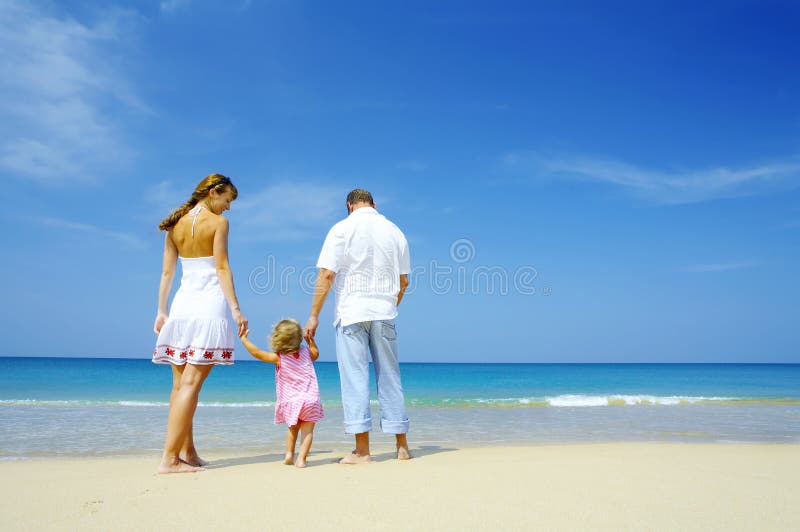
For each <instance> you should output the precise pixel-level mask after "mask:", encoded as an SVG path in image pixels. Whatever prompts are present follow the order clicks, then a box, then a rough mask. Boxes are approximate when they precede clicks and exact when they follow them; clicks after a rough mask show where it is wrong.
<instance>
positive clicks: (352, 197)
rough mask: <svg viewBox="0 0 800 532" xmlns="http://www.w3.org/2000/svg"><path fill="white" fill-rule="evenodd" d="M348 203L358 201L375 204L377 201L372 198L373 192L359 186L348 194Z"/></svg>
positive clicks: (352, 203) (351, 203) (353, 203)
mask: <svg viewBox="0 0 800 532" xmlns="http://www.w3.org/2000/svg"><path fill="white" fill-rule="evenodd" d="M347 203H349V204H350V205H355V204H356V203H369V204H370V205H375V202H374V201H373V200H372V194H370V193H369V191H367V190H364V189H363V188H357V189H355V190H353V191H352V192H350V194H348V195H347Z"/></svg>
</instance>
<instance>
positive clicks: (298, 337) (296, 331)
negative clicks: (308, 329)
mask: <svg viewBox="0 0 800 532" xmlns="http://www.w3.org/2000/svg"><path fill="white" fill-rule="evenodd" d="M302 342H303V329H302V328H301V327H300V324H299V323H297V320H281V321H279V322H278V323H276V324H275V327H273V329H272V336H271V337H270V339H269V344H270V347H271V349H272V350H273V351H275V352H276V353H287V354H288V353H297V352H298V351H300V344H301V343H302Z"/></svg>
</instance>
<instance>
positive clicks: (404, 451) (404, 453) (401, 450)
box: [397, 446, 411, 460]
mask: <svg viewBox="0 0 800 532" xmlns="http://www.w3.org/2000/svg"><path fill="white" fill-rule="evenodd" d="M397 459H398V460H410V459H411V453H409V452H408V447H400V446H398V447H397Z"/></svg>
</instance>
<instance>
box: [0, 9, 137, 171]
mask: <svg viewBox="0 0 800 532" xmlns="http://www.w3.org/2000/svg"><path fill="white" fill-rule="evenodd" d="M135 18H136V16H135V15H133V14H132V13H130V12H127V11H120V10H116V11H112V12H106V14H105V15H103V16H102V17H101V18H100V19H98V20H97V21H96V22H95V23H94V24H93V25H87V24H84V23H81V22H79V21H77V20H75V19H73V18H70V17H59V16H57V15H54V14H50V13H48V12H46V11H45V10H44V9H43V8H40V7H38V6H37V5H36V4H35V3H31V2H19V1H16V0H8V1H4V2H1V3H0V137H2V139H3V140H1V141H0V168H3V169H5V170H7V171H10V172H11V174H12V175H14V176H16V177H23V178H28V179H33V180H36V181H39V182H43V183H47V182H51V183H56V182H57V183H68V182H87V181H96V180H99V179H100V176H101V175H104V174H105V173H106V172H107V171H109V169H111V168H113V167H114V166H118V165H119V164H120V163H124V161H126V160H128V159H129V158H130V157H131V156H132V150H131V148H130V147H129V146H127V145H126V143H125V141H124V139H123V136H122V133H121V130H120V127H119V126H118V125H117V124H115V123H114V120H113V119H112V118H111V117H112V116H114V112H115V111H119V110H125V111H127V110H133V111H136V112H145V113H152V111H151V110H150V109H149V108H148V107H147V106H146V105H145V104H144V103H143V102H142V101H141V100H140V99H139V98H138V97H137V96H136V95H135V94H134V92H133V90H131V89H130V87H129V86H128V83H127V82H126V81H125V79H124V77H123V76H121V75H120V74H119V73H118V72H117V70H118V67H114V66H113V65H115V64H116V63H117V62H118V60H119V58H118V57H116V56H113V57H112V51H113V50H114V47H115V46H118V45H119V44H120V42H122V41H123V40H124V37H125V36H126V33H125V30H124V29H123V27H124V26H125V24H126V22H128V21H130V20H133V19H135Z"/></svg>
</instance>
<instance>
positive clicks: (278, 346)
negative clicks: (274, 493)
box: [241, 320, 323, 467]
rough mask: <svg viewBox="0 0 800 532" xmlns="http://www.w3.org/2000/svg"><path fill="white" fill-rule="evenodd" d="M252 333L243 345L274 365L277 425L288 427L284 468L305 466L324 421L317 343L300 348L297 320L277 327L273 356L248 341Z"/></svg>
mask: <svg viewBox="0 0 800 532" xmlns="http://www.w3.org/2000/svg"><path fill="white" fill-rule="evenodd" d="M249 333H250V331H249V330H246V331H244V333H242V335H241V340H242V344H244V346H245V348H247V350H248V351H249V352H250V354H251V355H253V356H254V357H255V358H257V359H259V360H262V361H264V362H271V363H273V364H275V394H276V395H277V400H276V401H275V423H276V424H278V423H286V424H287V425H289V430H287V431H286V457H285V458H284V460H283V463H284V464H287V465H291V464H292V463H294V465H295V466H297V467H305V466H306V457H307V456H308V451H309V449H311V442H312V441H313V439H314V423H316V422H317V421H319V420H320V419H322V417H323V415H322V402H320V399H319V386H318V385H317V374H316V373H315V372H314V361H315V360H317V358H318V357H319V349H317V344H316V343H315V342H314V339H313V338H311V339H309V340H308V347H301V345H300V344H301V342H302V341H303V330H302V329H301V328H300V324H299V323H297V321H295V320H283V321H280V322H278V324H277V325H275V328H274V329H273V330H272V337H271V338H270V347H271V348H272V350H273V351H275V352H274V353H270V352H269V351H262V350H261V349H259V348H258V347H257V346H256V345H255V344H254V343H253V342H251V341H250V340H248V339H247V335H248V334H249ZM298 432H299V433H300V437H301V440H300V455H299V456H298V457H297V460H295V459H294V448H295V444H296V443H297V433H298Z"/></svg>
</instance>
